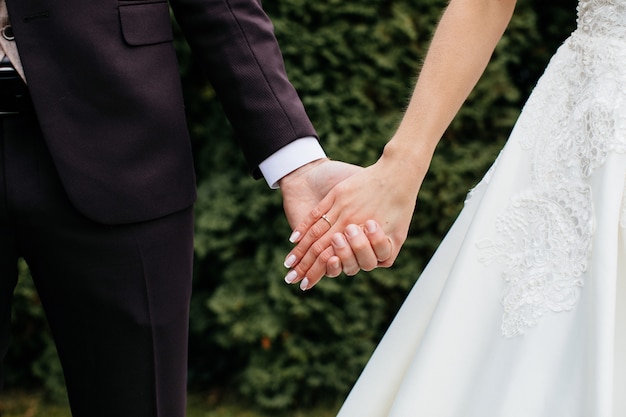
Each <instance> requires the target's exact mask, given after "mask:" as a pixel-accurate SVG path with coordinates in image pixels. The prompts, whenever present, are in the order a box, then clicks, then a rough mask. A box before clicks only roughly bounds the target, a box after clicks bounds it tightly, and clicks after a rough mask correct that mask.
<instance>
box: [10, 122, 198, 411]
mask: <svg viewBox="0 0 626 417" xmlns="http://www.w3.org/2000/svg"><path fill="white" fill-rule="evenodd" d="M94 128H97V127H94ZM112 169H115V168H114V167H112ZM192 254H193V214H192V209H191V208H189V209H186V210H184V211H181V212H178V213H174V214H171V215H169V216H166V217H164V218H160V219H156V220H151V221H146V222H142V223H136V224H128V225H116V226H108V225H102V224H98V223H94V222H93V221H90V220H89V219H87V218H86V217H84V216H83V215H81V214H80V213H78V212H77V211H76V210H75V209H74V207H73V206H72V204H71V203H70V201H68V198H67V196H66V194H65V192H64V190H63V187H62V185H61V183H60V181H59V178H58V175H57V173H56V170H55V167H54V164H53V163H52V160H51V157H50V155H49V153H48V150H47V148H46V146H45V143H44V141H43V139H42V135H41V132H40V129H39V127H38V124H37V121H36V117H35V116H34V115H29V116H11V117H4V118H3V117H0V361H1V360H2V359H3V358H4V356H5V354H6V351H7V348H8V344H9V338H10V335H9V333H10V316H11V299H12V296H13V291H14V288H15V284H16V279H17V278H16V276H17V271H16V269H17V268H16V263H17V260H18V258H19V257H23V258H24V259H25V260H26V262H27V264H28V265H29V268H30V270H31V275H32V277H33V280H34V282H35V285H36V287H37V291H38V292H39V296H40V298H41V301H42V305H43V308H44V310H45V313H46V316H47V318H48V321H49V323H50V326H51V328H52V332H53V336H54V339H55V342H56V346H57V350H58V352H59V356H60V358H61V363H62V365H63V371H64V374H65V379H66V383H67V389H68V394H69V399H70V404H71V408H72V413H73V416H74V417H100V416H102V417H111V416H115V417H157V416H159V417H182V416H184V414H185V396H186V395H185V393H186V375H187V334H188V315H189V313H188V312H189V298H190V292H191V265H192ZM1 377H2V376H1V375H0V379H1Z"/></svg>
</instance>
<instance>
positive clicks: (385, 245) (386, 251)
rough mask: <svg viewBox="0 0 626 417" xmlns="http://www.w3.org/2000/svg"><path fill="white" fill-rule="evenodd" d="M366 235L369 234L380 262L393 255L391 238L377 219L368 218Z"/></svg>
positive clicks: (368, 237) (368, 236)
mask: <svg viewBox="0 0 626 417" xmlns="http://www.w3.org/2000/svg"><path fill="white" fill-rule="evenodd" d="M365 236H367V239H368V240H369V242H370V245H371V247H372V249H373V250H374V253H375V254H376V259H377V260H378V262H379V263H380V262H385V261H387V260H388V259H389V258H390V257H391V255H392V253H393V244H392V243H391V239H390V238H389V237H388V236H387V235H386V234H385V232H384V231H383V229H381V228H380V226H379V225H378V223H376V221H374V220H368V221H366V222H365Z"/></svg>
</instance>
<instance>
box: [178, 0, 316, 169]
mask: <svg viewBox="0 0 626 417" xmlns="http://www.w3.org/2000/svg"><path fill="white" fill-rule="evenodd" d="M171 5H172V9H173V11H174V14H175V17H176V20H177V22H178V24H179V25H180V27H181V29H182V31H183V33H184V34H185V37H186V39H187V42H188V43H189V45H190V46H191V48H192V52H193V53H194V54H195V55H194V56H195V59H196V60H198V61H199V62H200V65H201V70H202V71H203V73H204V74H205V75H206V76H207V77H208V79H209V81H210V82H211V84H212V85H213V88H214V89H215V91H216V92H217V94H218V96H219V98H220V100H221V102H222V104H223V106H224V110H225V112H226V115H227V117H228V119H229V120H230V122H231V124H232V126H233V128H234V130H235V133H236V136H237V138H238V141H239V143H240V146H241V148H242V150H243V153H244V155H245V158H246V160H247V162H248V165H249V167H250V169H251V170H252V171H253V172H254V173H255V176H256V177H258V176H259V171H258V165H259V163H260V162H261V161H263V160H264V159H266V158H267V157H268V156H270V155H272V154H273V153H274V152H276V151H277V150H279V149H280V148H282V147H284V146H285V145H287V144H289V143H291V142H292V141H294V140H296V139H298V138H302V137H305V136H314V137H317V134H316V132H315V130H314V128H313V126H312V124H311V122H310V120H309V118H308V116H307V115H306V112H305V110H304V106H303V104H302V101H301V100H300V98H299V97H298V94H297V93H296V90H295V89H294V87H293V86H292V85H291V83H290V82H289V80H288V79H287V75H286V72H285V66H284V62H283V58H282V54H281V52H280V49H279V46H278V42H277V41H276V37H275V36H274V29H273V26H272V23H271V22H270V20H269V18H268V16H267V15H266V14H265V12H264V11H263V9H262V6H261V3H260V1H257V0H172V1H171Z"/></svg>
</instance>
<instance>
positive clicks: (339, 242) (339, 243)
mask: <svg viewBox="0 0 626 417" xmlns="http://www.w3.org/2000/svg"><path fill="white" fill-rule="evenodd" d="M333 245H335V246H336V247H337V248H339V249H341V248H343V247H345V246H346V239H345V238H344V237H343V235H342V234H341V233H335V235H334V236H333Z"/></svg>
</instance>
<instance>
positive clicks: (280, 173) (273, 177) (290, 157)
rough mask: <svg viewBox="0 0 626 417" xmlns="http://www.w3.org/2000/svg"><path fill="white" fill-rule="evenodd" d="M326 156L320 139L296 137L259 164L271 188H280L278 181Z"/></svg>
mask: <svg viewBox="0 0 626 417" xmlns="http://www.w3.org/2000/svg"><path fill="white" fill-rule="evenodd" d="M321 158H326V153H325V152H324V150H323V149H322V146H321V145H320V143H319V142H318V140H317V139H316V138H314V137H312V136H307V137H304V138H300V139H296V140H294V141H293V142H291V143H289V144H288V145H285V146H283V147H282V148H280V149H279V150H277V151H276V152H274V153H273V154H272V155H270V156H269V157H268V158H267V159H265V160H264V161H263V162H261V163H260V164H259V169H260V170H261V173H262V174H263V177H265V181H267V185H269V186H270V188H273V189H276V188H278V181H279V180H280V179H281V178H282V177H284V176H285V175H287V174H289V173H290V172H292V171H295V170H296V169H298V168H300V167H301V166H303V165H306V164H308V163H309V162H313V161H316V160H318V159H321Z"/></svg>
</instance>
